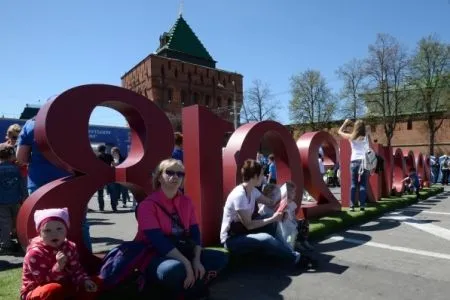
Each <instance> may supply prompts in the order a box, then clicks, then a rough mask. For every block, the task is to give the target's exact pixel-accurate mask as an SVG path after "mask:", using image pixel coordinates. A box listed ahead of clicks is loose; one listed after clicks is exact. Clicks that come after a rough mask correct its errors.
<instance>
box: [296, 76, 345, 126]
mask: <svg viewBox="0 0 450 300" xmlns="http://www.w3.org/2000/svg"><path fill="white" fill-rule="evenodd" d="M291 90H292V91H291V93H292V100H291V102H290V104H289V113H290V118H291V120H292V121H293V122H295V123H308V124H309V125H310V127H311V129H312V130H317V129H318V128H317V123H322V122H328V121H330V120H331V119H332V118H333V116H334V114H335V112H336V101H335V99H334V97H333V95H332V94H331V91H330V89H329V88H328V86H327V83H326V81H325V79H324V78H323V77H322V75H321V74H320V72H319V71H316V70H310V69H308V70H306V71H305V72H303V73H300V74H299V75H295V76H292V78H291Z"/></svg>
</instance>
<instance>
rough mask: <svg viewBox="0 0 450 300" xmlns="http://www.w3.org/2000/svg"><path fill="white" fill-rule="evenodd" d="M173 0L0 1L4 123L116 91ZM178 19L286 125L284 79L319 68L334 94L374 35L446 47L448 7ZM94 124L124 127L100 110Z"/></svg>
mask: <svg viewBox="0 0 450 300" xmlns="http://www.w3.org/2000/svg"><path fill="white" fill-rule="evenodd" d="M179 4H180V1H179V0H165V1H150V0H146V1H145V0H129V1H123V0H120V1H118V0H95V1H92V0H90V1H87V0H77V1H61V0H59V1H58V0H41V1H24V0H16V1H13V0H4V1H1V4H0V38H1V41H2V43H1V46H0V83H1V84H0V116H2V115H4V116H5V117H18V116H19V114H20V112H21V111H22V109H23V107H24V106H25V104H26V103H28V104H39V103H38V100H39V99H40V101H41V103H42V102H43V101H45V100H46V99H48V98H49V97H52V96H53V95H55V94H59V93H61V92H62V91H64V90H66V89H68V88H70V87H73V86H76V85H80V84H86V83H108V84H114V85H120V77H121V76H122V75H123V74H124V73H125V72H126V71H127V70H129V69H130V68H131V67H133V66H134V65H135V64H136V63H137V62H139V61H140V60H141V59H142V58H144V57H145V56H147V55H148V54H149V53H151V52H153V51H155V50H156V48H157V46H158V43H159V35H160V34H161V33H162V32H164V31H167V30H169V29H170V27H171V26H172V25H173V23H174V22H175V20H176V18H177V16H178V11H179ZM183 16H184V18H185V19H186V21H187V22H188V24H189V25H190V26H191V28H192V29H193V30H194V32H195V33H196V34H197V36H198V37H199V38H200V40H201V41H202V42H203V44H204V45H205V47H206V48H207V49H208V51H209V52H210V54H211V55H212V56H213V58H214V59H215V60H217V61H218V65H217V67H218V68H221V69H225V70H229V71H236V72H239V73H241V74H243V75H244V87H245V88H248V87H249V86H250V85H251V82H252V81H253V80H255V79H261V80H262V81H263V82H267V83H268V84H269V85H270V87H271V90H272V92H273V93H274V95H275V98H276V100H277V101H278V102H279V103H280V104H281V105H280V107H281V108H280V110H279V111H278V116H279V120H280V121H281V122H282V123H287V122H288V121H289V117H288V111H287V104H288V103H289V100H290V93H289V89H290V87H289V78H290V77H291V76H292V75H293V74H296V73H299V72H302V71H304V70H306V69H307V68H312V69H317V70H319V71H320V72H322V74H323V75H324V76H325V78H326V79H327V81H328V83H329V85H330V87H331V88H332V89H333V90H334V91H336V92H337V91H339V89H340V87H341V85H342V82H340V81H339V80H338V79H337V77H336V75H335V70H336V69H337V68H338V67H339V66H340V65H342V64H344V63H346V62H348V61H349V60H351V59H352V58H363V57H365V56H366V55H367V47H368V45H369V44H370V43H373V42H374V41H375V38H376V34H377V33H380V32H384V33H389V34H391V35H393V36H395V37H397V38H398V39H399V40H400V41H401V42H402V43H403V44H404V45H405V46H407V47H408V48H409V49H410V50H412V49H413V48H414V47H415V45H416V43H417V41H418V40H419V39H420V38H421V37H423V36H426V35H428V34H430V33H437V34H438V35H439V36H440V38H441V39H442V40H443V41H445V42H447V43H448V42H450V0H428V1H427V0H409V1H406V0H397V1H394V0H365V1H362V0H340V1H337V0H314V1H313V0H309V1H304V0H280V1H272V0H259V1H258V0H245V1H243V0H239V1H238V0H227V1H217V0H216V1H211V0H209V1H208V0H191V1H189V0H186V1H184V9H183ZM91 122H93V123H95V124H105V125H124V119H123V118H121V117H120V115H118V113H114V112H113V111H110V110H106V109H96V110H95V112H94V114H93V116H92V117H91Z"/></svg>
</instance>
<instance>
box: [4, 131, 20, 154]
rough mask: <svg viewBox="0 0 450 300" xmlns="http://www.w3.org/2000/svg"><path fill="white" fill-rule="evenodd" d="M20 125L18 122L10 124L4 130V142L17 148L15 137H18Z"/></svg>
mask: <svg viewBox="0 0 450 300" xmlns="http://www.w3.org/2000/svg"><path fill="white" fill-rule="evenodd" d="M20 130H21V127H20V125H19V124H12V125H10V126H9V127H8V129H7V130H6V136H5V140H6V141H5V144H7V145H10V146H12V147H13V148H14V151H16V150H17V139H18V138H19V133H20Z"/></svg>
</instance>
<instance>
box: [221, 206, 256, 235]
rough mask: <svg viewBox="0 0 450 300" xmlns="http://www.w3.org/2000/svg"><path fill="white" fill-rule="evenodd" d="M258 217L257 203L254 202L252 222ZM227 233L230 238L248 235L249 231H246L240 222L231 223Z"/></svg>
mask: <svg viewBox="0 0 450 300" xmlns="http://www.w3.org/2000/svg"><path fill="white" fill-rule="evenodd" d="M258 217H260V215H259V213H258V203H257V202H256V201H255V207H254V209H253V214H252V220H255V219H258ZM228 233H229V234H230V236H235V235H244V234H248V233H250V230H248V229H247V228H246V227H245V226H244V224H242V222H239V221H236V222H235V221H233V222H231V224H230V229H229V230H228Z"/></svg>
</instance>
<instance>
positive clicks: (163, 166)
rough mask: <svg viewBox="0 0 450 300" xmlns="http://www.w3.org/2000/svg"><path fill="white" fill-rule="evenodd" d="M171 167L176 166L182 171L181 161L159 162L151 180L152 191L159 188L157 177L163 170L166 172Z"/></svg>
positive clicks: (159, 183) (171, 159)
mask: <svg viewBox="0 0 450 300" xmlns="http://www.w3.org/2000/svg"><path fill="white" fill-rule="evenodd" d="M172 166H178V167H180V168H181V169H182V170H183V171H184V165H183V163H182V162H181V160H178V159H173V158H169V159H165V160H163V161H161V162H160V163H159V164H158V166H157V167H156V169H155V171H154V172H153V180H152V182H153V189H154V190H156V189H158V188H160V187H161V182H159V177H160V176H161V174H162V173H163V172H164V171H165V170H167V169H168V168H170V167H172Z"/></svg>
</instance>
